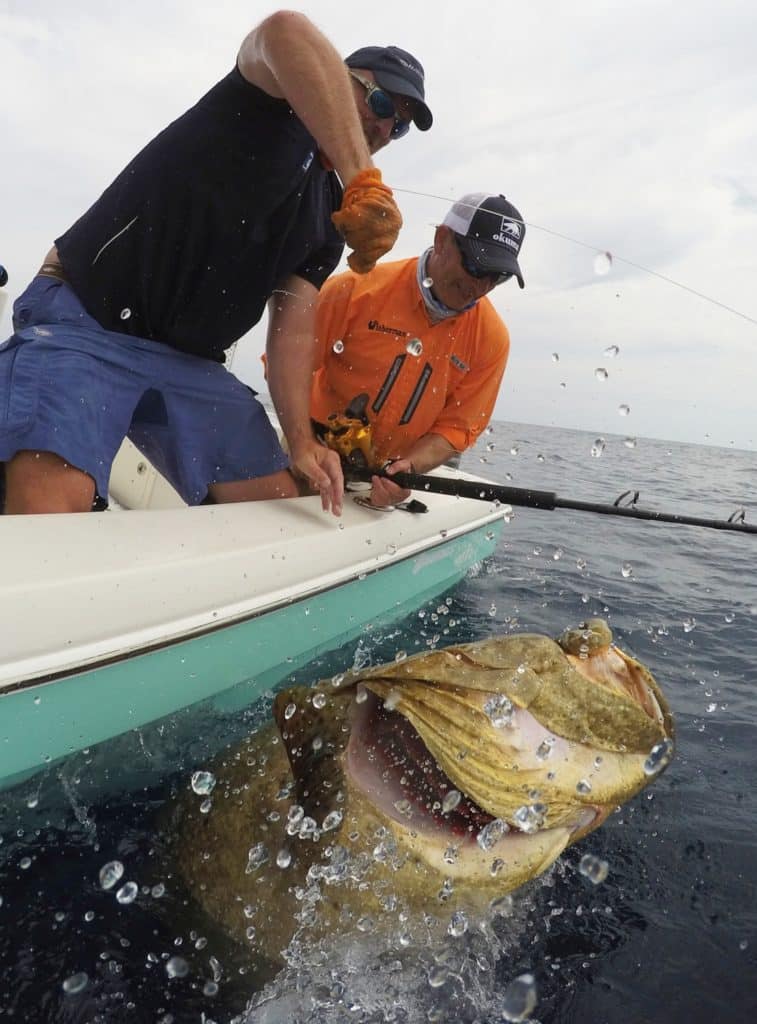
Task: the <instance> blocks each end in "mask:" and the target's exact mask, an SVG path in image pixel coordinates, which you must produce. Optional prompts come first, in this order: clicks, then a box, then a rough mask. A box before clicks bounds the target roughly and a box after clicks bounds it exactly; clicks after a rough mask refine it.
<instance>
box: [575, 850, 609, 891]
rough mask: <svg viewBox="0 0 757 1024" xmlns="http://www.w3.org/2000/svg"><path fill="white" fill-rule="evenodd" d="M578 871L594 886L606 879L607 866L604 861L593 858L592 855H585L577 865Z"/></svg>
mask: <svg viewBox="0 0 757 1024" xmlns="http://www.w3.org/2000/svg"><path fill="white" fill-rule="evenodd" d="M578 870H579V871H580V872H581V874H582V875H583V876H584V878H588V879H589V881H590V882H592V883H593V884H594V885H599V883H600V882H604V880H605V879H606V878H607V871H608V864H607V861H606V860H601V858H599V857H595V856H594V854H593V853H585V854H584V855H583V857H582V858H581V861H580V863H579V865H578Z"/></svg>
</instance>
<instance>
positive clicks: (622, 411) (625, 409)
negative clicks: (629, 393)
mask: <svg viewBox="0 0 757 1024" xmlns="http://www.w3.org/2000/svg"><path fill="white" fill-rule="evenodd" d="M630 412H631V406H630V405H619V406H618V416H628V415H629V413H630Z"/></svg>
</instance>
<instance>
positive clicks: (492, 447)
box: [486, 441, 497, 452]
mask: <svg viewBox="0 0 757 1024" xmlns="http://www.w3.org/2000/svg"><path fill="white" fill-rule="evenodd" d="M496 447H497V446H496V444H495V443H494V441H490V442H489V443H488V444H487V446H486V450H487V451H488V452H493V451H494V449H495V448H496Z"/></svg>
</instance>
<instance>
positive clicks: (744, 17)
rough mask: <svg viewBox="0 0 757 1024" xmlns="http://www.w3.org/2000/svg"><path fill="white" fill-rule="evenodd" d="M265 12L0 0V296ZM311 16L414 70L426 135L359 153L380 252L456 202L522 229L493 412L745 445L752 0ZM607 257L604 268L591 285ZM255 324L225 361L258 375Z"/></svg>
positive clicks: (454, 6)
mask: <svg viewBox="0 0 757 1024" xmlns="http://www.w3.org/2000/svg"><path fill="white" fill-rule="evenodd" d="M274 7H275V5H273V4H271V5H262V4H256V3H255V2H254V0H253V3H249V0H246V2H242V0H215V2H214V3H213V4H212V5H208V4H206V3H204V2H202V3H201V2H199V0H184V2H182V3H178V2H176V0H167V2H165V3H162V4H155V3H148V2H147V0H132V2H131V3H130V4H129V5H115V4H110V3H103V2H102V0H79V2H78V3H76V4H74V5H71V4H69V5H67V6H66V5H64V6H61V5H60V4H57V3H53V2H52V0H23V2H22V0H6V3H5V5H4V7H3V10H2V12H0V88H2V91H3V95H4V96H5V97H6V100H5V105H4V135H3V144H4V153H5V154H10V158H6V159H4V160H3V161H1V162H0V204H1V206H0V212H1V220H0V262H4V263H5V264H6V265H7V266H8V268H9V271H10V273H11V275H12V281H11V284H10V285H9V288H8V291H9V293H11V294H16V293H17V292H18V290H20V288H21V287H22V286H23V283H24V282H25V280H26V279H27V278H28V277H29V276H30V275H31V274H32V273H33V272H34V269H35V268H36V266H37V265H38V263H39V261H40V260H41V258H42V256H43V255H44V253H45V251H46V249H47V247H48V246H49V244H50V241H51V239H52V238H53V237H55V235H56V234H57V233H59V232H61V231H63V230H65V228H66V227H67V226H68V225H69V224H70V223H71V222H72V221H73V220H74V219H75V218H76V217H78V216H79V215H80V214H81V213H82V212H83V211H84V209H86V208H87V206H88V205H89V204H90V203H91V202H92V201H93V200H94V199H95V198H96V196H97V195H98V194H99V192H100V191H101V190H102V189H103V188H104V187H105V186H106V185H107V184H108V183H109V182H110V180H111V179H112V177H113V176H114V175H115V174H116V173H117V172H118V171H119V170H120V169H121V167H122V166H123V165H124V164H125V163H126V162H127V160H129V159H130V158H131V157H132V156H133V155H134V153H135V152H137V150H138V149H140V148H141V147H142V146H143V145H144V144H145V143H146V142H147V141H148V140H149V139H150V138H151V137H152V136H153V135H155V134H156V133H157V132H158V131H159V130H160V129H161V128H162V127H164V126H165V124H167V123H168V122H169V121H170V120H171V119H173V118H174V117H176V116H177V115H178V114H180V113H181V112H183V110H184V109H186V108H187V107H188V106H189V105H190V104H192V103H193V102H194V101H195V100H196V99H197V98H199V96H200V95H201V94H202V93H203V92H204V91H205V90H206V89H207V88H208V87H209V86H210V85H211V84H212V83H213V82H214V81H216V80H217V79H218V78H219V77H220V76H221V75H223V74H224V73H225V72H226V71H227V70H228V68H229V67H231V65H232V63H233V60H234V58H235V54H236V51H237V48H238V46H239V44H240V42H241V40H242V38H243V36H244V34H245V33H246V31H247V30H248V29H249V28H251V27H252V25H253V24H254V23H255V22H256V21H258V20H260V18H262V17H263V16H265V14H267V13H269V12H270V11H271V10H272V9H274ZM310 13H311V16H312V17H313V18H314V20H315V21H316V22H317V24H318V25H319V26H320V27H321V28H322V29H323V30H324V31H325V32H326V33H327V34H328V35H329V37H330V38H331V39H332V40H333V41H334V43H335V45H336V46H337V48H338V49H340V51H342V52H349V51H350V50H352V49H354V48H356V47H357V46H359V45H364V44H365V43H366V42H378V43H393V42H396V43H398V44H399V45H402V46H404V47H406V48H407V49H410V50H412V51H413V52H415V53H416V54H417V55H418V56H419V57H420V59H421V60H422V62H423V63H424V65H425V67H426V72H427V82H428V97H429V102H430V105H431V107H432V109H433V110H434V115H435V123H434V128H433V130H432V131H431V132H429V133H427V134H425V135H420V134H419V133H415V132H413V133H411V134H410V135H409V136H408V138H407V140H403V141H402V142H401V143H399V144H397V145H395V146H392V147H389V149H388V150H386V151H384V152H383V153H382V154H380V157H379V159H378V163H379V164H380V166H381V167H382V170H383V172H384V177H385V179H386V180H387V181H389V182H390V183H391V184H392V186H394V187H395V188H396V189H397V196H398V199H399V201H400V203H401V205H402V209H403V215H404V219H405V227H404V229H403V232H402V235H401V237H400V241H399V243H398V246H397V248H396V250H395V255H396V256H397V257H402V256H411V255H415V254H416V253H418V252H419V251H421V250H422V249H423V248H425V247H426V246H427V245H428V244H429V243H430V240H431V237H432V233H433V227H434V225H435V224H437V223H439V222H440V221H441V219H442V218H443V216H444V213H445V212H446V209H447V208H448V205H449V204H450V203H451V202H452V201H453V200H454V199H456V198H457V197H458V196H460V195H462V194H463V193H465V192H469V191H478V190H489V189H491V190H492V191H496V192H499V191H503V192H505V194H506V195H507V196H508V197H509V198H510V199H511V200H512V201H513V202H514V203H515V204H516V205H517V206H518V207H519V209H521V210H522V212H523V214H524V217H525V219H526V221H527V222H528V224H529V229H528V233H527V238H526V243H525V245H524V249H523V254H522V264H523V267H524V271H525V276H526V280H527V288H526V290H525V291H524V292H522V293H521V292H520V291H519V290H518V289H515V290H513V289H510V290H508V286H505V287H503V288H501V289H499V290H497V291H496V292H495V293H494V302H495V305H496V306H497V308H498V309H499V310H500V312H501V313H502V315H503V316H504V317H505V319H506V321H507V322H508V324H509V326H510V329H511V333H512V337H513V349H512V357H511V364H510V367H509V369H508V373H507V376H506V379H505V385H504V387H503V393H502V398H501V400H500V403H499V404H498V407H497V414H498V415H500V416H508V417H511V418H514V419H519V420H522V421H525V422H529V421H530V422H538V421H540V419H542V418H543V419H544V420H545V421H547V422H555V423H558V424H561V423H562V424H564V425H565V426H575V427H584V428H585V429H588V430H595V429H596V430H607V431H609V430H610V429H611V428H610V424H612V425H614V429H615V430H616V431H617V432H620V431H622V430H623V429H625V428H626V427H628V428H629V430H630V429H631V428H632V427H633V428H634V429H635V431H636V432H638V434H639V435H640V436H641V435H652V436H662V437H670V438H671V439H690V440H692V441H696V442H699V443H701V442H703V441H705V440H708V441H714V442H719V443H722V444H728V443H730V441H732V440H734V439H735V440H736V442H737V444H739V445H741V446H753V447H757V441H755V434H756V433H757V428H756V427H755V419H756V417H755V414H754V412H753V399H752V394H751V392H752V388H753V382H754V380H755V379H757V345H755V331H757V326H756V325H755V324H752V323H750V322H749V320H747V319H744V318H743V317H739V316H738V315H737V314H738V313H739V312H740V313H743V314H745V315H746V316H747V317H748V316H751V317H753V318H755V319H757V303H756V302H755V300H754V298H753V294H754V266H755V260H754V228H755V225H754V211H755V210H757V179H755V176H754V167H755V166H757V135H756V134H755V132H754V124H755V123H757V90H755V88H754V71H753V64H754V56H753V41H754V38H755V31H756V30H757V11H755V10H754V9H753V5H751V4H748V3H742V2H738V0H725V2H724V3H723V4H721V5H720V6H719V7H718V11H717V17H716V18H713V16H712V7H711V4H710V3H705V2H704V0H690V2H689V3H688V4H687V5H686V11H685V16H683V15H682V13H681V7H680V4H679V3H675V2H673V0H637V2H635V3H634V4H633V5H629V4H625V3H622V2H621V0H574V2H573V3H571V4H570V5H565V4H562V3H559V2H558V0H544V2H542V3H539V4H535V5H532V6H531V7H524V6H523V5H521V6H520V7H512V5H499V4H495V5H492V4H491V3H490V2H483V0H469V2H467V3H466V4H465V5H460V4H458V3H453V2H452V0H440V2H439V3H436V4H434V5H431V4H430V3H420V4H414V5H413V4H408V3H407V2H405V0H403V2H399V0H385V2H384V3H382V4H381V5H380V6H378V7H375V8H370V7H369V8H365V9H361V12H360V18H359V19H356V18H355V17H354V16H349V17H348V16H346V15H345V11H344V7H343V5H342V4H337V3H336V2H335V0H322V2H320V3H319V4H318V5H313V6H312V10H311V12H310ZM605 250H608V251H610V252H611V253H612V254H613V264H612V269H611V271H610V273H609V274H608V275H607V276H606V277H598V276H597V274H596V273H595V270H594V257H595V255H596V253H597V252H598V251H605ZM666 278H667V279H670V280H671V281H673V282H678V283H679V284H681V285H684V286H686V287H687V288H689V289H692V291H686V290H685V288H680V287H677V286H676V284H671V283H668V281H666V280H665V279H666ZM694 293H700V295H699V296H698V295H697V294H694ZM701 296H705V297H704V298H703V297H701ZM707 297H709V298H711V299H713V300H714V302H709V301H708V299H707ZM716 302H720V303H722V304H723V305H724V306H728V307H731V308H732V309H733V310H735V311H736V313H733V312H729V311H728V310H727V309H724V308H722V306H717V305H716V304H715V303H716ZM1 326H2V327H3V329H4V331H7V330H8V327H9V317H8V313H7V311H6V313H5V315H4V317H3V318H2V321H1ZM264 331H265V325H264V324H261V325H259V327H258V328H256V329H255V330H254V331H253V332H251V335H250V337H249V338H248V339H246V340H245V342H244V343H243V344H242V345H240V346H239V349H238V354H237V356H236V357H235V360H236V361H235V366H238V367H241V370H242V373H243V374H249V375H250V376H251V378H252V379H253V381H254V382H255V383H259V382H260V378H259V375H258V374H259V370H258V365H257V364H258V354H259V352H260V351H261V350H262V347H263V343H264ZM613 343H614V344H618V345H619V346H620V350H621V355H620V356H619V357H618V359H617V361H616V363H615V364H614V369H613V371H612V373H611V376H610V378H609V380H608V382H607V386H606V387H604V389H603V388H601V387H599V384H598V382H597V381H596V380H595V378H594V376H593V371H594V369H595V364H599V363H600V361H601V359H602V353H603V351H604V349H605V348H606V347H607V346H608V345H610V344H613ZM555 351H557V352H558V353H559V355H560V361H559V363H558V364H554V363H553V362H552V358H551V356H552V352H555ZM558 378H559V379H558ZM561 381H562V382H564V383H565V384H566V387H565V388H560V383H561ZM623 402H624V403H626V404H628V405H629V406H630V407H631V414H630V416H629V417H628V418H627V420H628V422H623V421H621V418H620V417H619V415H618V412H617V409H618V406H619V405H620V404H621V403H623Z"/></svg>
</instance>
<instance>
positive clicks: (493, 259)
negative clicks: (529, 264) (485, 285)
mask: <svg viewBox="0 0 757 1024" xmlns="http://www.w3.org/2000/svg"><path fill="white" fill-rule="evenodd" d="M458 237H459V239H460V244H461V245H462V247H463V249H464V250H465V252H466V254H467V255H468V257H469V258H470V260H471V261H472V262H473V263H475V264H476V266H478V267H481V269H482V270H486V271H488V272H489V273H490V274H512V275H513V276H514V277H516V278H517V280H518V284H519V285H520V287H521V288H525V282H524V280H523V274H522V273H521V270H520V266H519V264H518V260H517V258H516V257H515V256H514V255H513V253H511V252H508V250H507V249H506V248H505V247H504V246H503V245H495V244H493V243H491V242H481V241H479V240H478V239H476V238H468V237H467V235H460V236H458Z"/></svg>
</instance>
